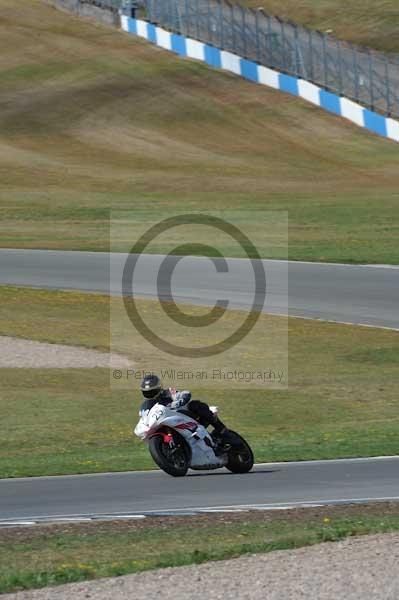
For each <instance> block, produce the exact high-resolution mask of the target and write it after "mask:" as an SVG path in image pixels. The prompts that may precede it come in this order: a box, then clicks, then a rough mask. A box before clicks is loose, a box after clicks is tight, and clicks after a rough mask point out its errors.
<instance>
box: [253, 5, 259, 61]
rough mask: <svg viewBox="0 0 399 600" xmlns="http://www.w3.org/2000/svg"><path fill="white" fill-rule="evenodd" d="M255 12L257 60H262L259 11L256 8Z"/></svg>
mask: <svg viewBox="0 0 399 600" xmlns="http://www.w3.org/2000/svg"><path fill="white" fill-rule="evenodd" d="M253 12H254V13H255V44H256V62H260V46H259V11H258V10H256V9H255V10H254V11H253Z"/></svg>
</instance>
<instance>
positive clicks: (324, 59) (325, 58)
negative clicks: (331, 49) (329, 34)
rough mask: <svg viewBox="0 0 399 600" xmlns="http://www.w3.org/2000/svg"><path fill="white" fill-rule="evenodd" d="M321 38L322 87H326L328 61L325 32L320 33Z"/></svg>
mask: <svg viewBox="0 0 399 600" xmlns="http://www.w3.org/2000/svg"><path fill="white" fill-rule="evenodd" d="M321 35H322V40H323V67H324V87H326V88H327V87H328V62H327V44H326V34H325V33H322V34H321Z"/></svg>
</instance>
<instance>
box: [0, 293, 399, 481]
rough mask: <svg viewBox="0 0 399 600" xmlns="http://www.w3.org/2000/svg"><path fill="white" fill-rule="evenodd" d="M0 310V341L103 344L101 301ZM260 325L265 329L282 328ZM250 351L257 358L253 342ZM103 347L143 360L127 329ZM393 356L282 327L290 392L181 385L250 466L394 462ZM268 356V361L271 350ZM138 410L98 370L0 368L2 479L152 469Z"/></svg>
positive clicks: (33, 302)
mask: <svg viewBox="0 0 399 600" xmlns="http://www.w3.org/2000/svg"><path fill="white" fill-rule="evenodd" d="M0 302H1V305H2V316H1V320H0V334H3V335H14V336H17V337H25V338H28V339H34V340H39V341H40V340H41V341H50V342H58V341H62V342H63V343H67V344H78V345H83V346H86V347H90V348H100V349H101V348H102V349H106V348H107V347H108V345H109V330H108V329H109V323H108V303H109V300H108V299H107V298H105V297H103V296H100V295H94V294H86V295H85V294H78V293H73V292H47V291H38V290H28V289H15V288H1V289H0ZM140 306H141V308H143V309H144V310H147V311H148V314H149V315H151V317H152V319H153V321H152V322H153V324H154V326H155V327H157V324H158V323H160V322H161V320H162V318H163V317H162V313H161V312H159V309H157V308H156V306H155V303H151V302H145V301H143V302H142V303H140ZM114 309H115V310H117V311H122V309H121V306H120V305H119V306H118V305H116V307H115V308H114ZM239 316H240V313H238V312H235V311H231V312H230V313H229V318H230V319H232V320H234V319H235V318H238V317H239ZM261 319H263V320H261V324H262V327H269V329H270V327H271V324H277V325H278V324H279V323H280V322H281V319H280V318H278V317H274V318H270V317H267V316H262V317H261ZM262 331H264V329H261V332H262ZM255 339H257V338H255ZM260 339H261V340H262V339H264V338H262V335H261V336H260ZM248 345H250V346H251V350H252V352H254V353H255V354H256V352H257V348H258V346H257V345H256V343H255V345H254V348H252V342H251V341H248ZM247 348H248V346H244V351H243V353H244V354H245V353H246V351H247V350H246V349H247ZM113 349H114V350H119V351H120V352H122V353H123V354H125V355H127V356H129V357H131V358H132V359H133V360H135V361H138V364H139V365H140V360H144V359H146V355H147V353H148V354H150V353H151V347H147V346H146V344H144V343H143V340H142V339H141V337H139V336H138V334H135V333H134V332H132V331H131V330H130V329H129V331H127V332H126V334H125V335H124V334H123V332H122V331H121V334H120V336H117V340H116V341H115V343H114V345H113ZM398 349H399V341H398V335H397V333H396V332H390V331H384V330H374V329H371V328H361V327H354V326H346V325H336V324H332V323H322V322H313V321H307V320H301V319H291V320H290V321H289V387H288V389H267V388H266V389H265V388H263V389H261V388H255V389H252V388H251V386H247V387H243V386H241V387H239V386H237V385H234V387H233V388H232V389H228V388H225V389H223V388H221V387H216V388H214V389H211V388H207V387H204V386H203V387H200V386H199V384H198V383H197V384H194V385H190V387H191V388H192V390H193V394H194V396H196V397H200V398H202V399H203V400H205V401H208V402H210V403H214V404H217V405H219V407H220V410H221V416H222V418H223V419H224V420H226V422H227V423H228V425H230V426H231V427H233V428H236V429H237V430H239V431H240V432H242V434H243V435H245V436H246V437H248V439H249V441H250V443H251V445H252V446H253V448H254V451H255V455H256V460H257V461H270V460H297V459H298V460H302V459H318V458H337V457H348V456H367V455H380V454H386V455H392V454H398V453H399V441H398V440H399V418H398V414H399V412H398V395H397V389H398V384H399V369H398V360H399V359H398V356H399V352H398ZM266 352H267V353H268V354H267V355H266V361H267V360H268V355H269V354H270V352H271V354H273V348H271V350H267V351H266ZM264 354H265V351H263V352H262V354H261V356H264ZM251 356H252V355H250V357H251ZM156 360H158V358H156ZM252 360H256V357H255V359H252V358H251V361H252ZM181 363H182V366H183V367H184V366H185V365H186V361H181ZM152 366H153V368H154V369H155V370H159V366H160V365H159V364H158V363H157V364H154V363H152ZM184 385H185V386H186V385H187V384H186V383H185V384H184ZM140 402H141V399H140V395H139V393H138V391H137V381H136V382H135V381H133V380H132V382H131V384H129V385H128V387H126V386H125V385H122V386H121V387H118V386H112V387H110V377H109V371H108V369H2V372H1V384H0V413H1V415H2V419H1V423H0V476H1V477H18V476H30V475H45V474H46V475H55V474H65V473H84V472H101V471H118V470H126V469H147V468H150V467H151V468H152V467H153V466H154V465H153V463H152V461H151V459H150V456H149V453H148V450H147V448H146V446H145V445H144V444H143V443H142V442H140V441H139V440H138V439H137V438H133V437H132V433H131V429H132V426H133V424H135V422H136V420H137V418H138V417H137V410H138V406H139V403H140Z"/></svg>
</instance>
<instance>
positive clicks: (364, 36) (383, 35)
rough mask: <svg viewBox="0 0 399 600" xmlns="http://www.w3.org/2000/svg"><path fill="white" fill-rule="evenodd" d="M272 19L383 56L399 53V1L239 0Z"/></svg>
mask: <svg viewBox="0 0 399 600" xmlns="http://www.w3.org/2000/svg"><path fill="white" fill-rule="evenodd" d="M240 4H242V5H244V6H249V7H251V8H259V7H262V8H264V10H265V11H266V12H267V13H269V14H272V15H278V16H279V17H282V18H284V19H288V20H291V21H295V22H297V23H301V24H302V25H306V26H307V27H310V28H312V29H318V30H319V31H326V32H328V33H333V34H334V35H335V36H336V37H338V38H340V39H342V40H345V41H348V42H353V43H356V44H360V45H363V46H370V47H371V48H375V49H377V50H383V51H384V52H399V32H398V25H399V2H398V0H363V2H358V0H284V2H279V1H278V0H260V1H258V0H241V1H240Z"/></svg>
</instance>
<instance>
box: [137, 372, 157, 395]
mask: <svg viewBox="0 0 399 600" xmlns="http://www.w3.org/2000/svg"><path fill="white" fill-rule="evenodd" d="M140 389H141V391H142V393H143V396H144V398H151V399H153V400H155V399H156V398H158V396H159V395H160V394H161V393H162V390H163V388H162V382H161V380H160V379H159V377H158V375H155V374H154V373H150V374H149V375H145V376H144V377H143V379H142V380H141V384H140Z"/></svg>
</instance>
